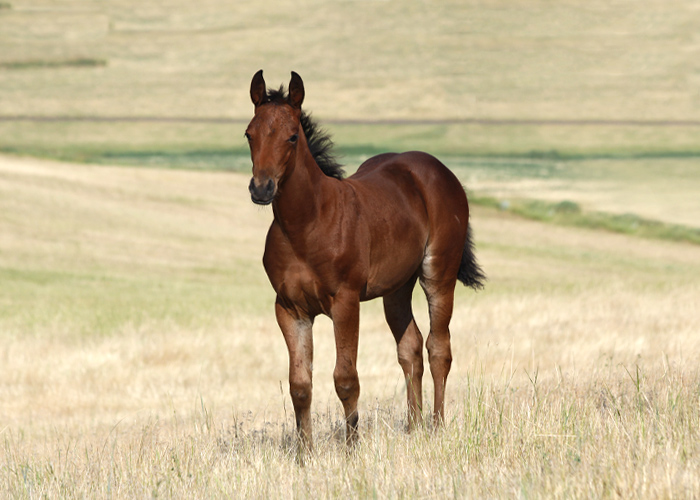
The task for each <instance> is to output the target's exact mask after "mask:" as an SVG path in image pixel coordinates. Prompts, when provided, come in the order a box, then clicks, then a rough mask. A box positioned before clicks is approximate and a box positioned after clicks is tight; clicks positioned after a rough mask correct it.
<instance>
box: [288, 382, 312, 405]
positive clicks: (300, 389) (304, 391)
mask: <svg viewBox="0 0 700 500" xmlns="http://www.w3.org/2000/svg"><path fill="white" fill-rule="evenodd" d="M311 391H312V387H311V381H310V380H290V382H289V394H290V395H291V396H292V404H293V405H294V408H309V407H310V406H311Z"/></svg>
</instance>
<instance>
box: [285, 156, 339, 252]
mask: <svg viewBox="0 0 700 500" xmlns="http://www.w3.org/2000/svg"><path fill="white" fill-rule="evenodd" d="M288 168H291V173H290V174H289V176H288V177H287V178H286V179H285V181H284V184H283V185H282V186H280V192H279V194H278V196H277V198H275V201H274V202H273V205H272V209H273V212H274V214H275V220H276V221H277V223H278V224H279V225H280V227H281V228H282V230H283V232H284V233H285V234H287V236H288V237H290V239H292V237H293V236H296V235H299V236H302V237H303V235H304V234H305V233H306V229H307V228H309V227H310V226H311V225H312V224H314V223H315V222H317V221H318V219H319V217H320V215H321V207H322V206H323V205H324V199H325V198H326V197H328V196H329V188H331V186H330V185H329V184H330V178H329V177H327V176H326V175H325V174H324V173H323V172H322V171H321V169H320V168H319V166H318V165H317V164H316V160H314V158H313V156H312V155H311V151H309V149H308V146H307V145H306V143H305V142H304V143H303V144H301V143H300V144H299V146H298V147H297V154H296V155H295V156H294V157H293V158H292V164H291V165H289V167H288Z"/></svg>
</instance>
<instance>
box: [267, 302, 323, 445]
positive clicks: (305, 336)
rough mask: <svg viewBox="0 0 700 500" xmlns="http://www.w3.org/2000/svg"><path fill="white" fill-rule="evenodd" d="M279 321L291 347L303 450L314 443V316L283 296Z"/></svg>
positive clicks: (291, 385) (291, 388)
mask: <svg viewBox="0 0 700 500" xmlns="http://www.w3.org/2000/svg"><path fill="white" fill-rule="evenodd" d="M275 313H276V315H277V323H278V324H279V326H280V329H281V330H282V334H283V335H284V340H285V342H286V343H287V350H288V351H289V393H290V395H291V396H292V404H293V405H294V415H295V417H296V424H297V435H298V438H299V451H300V453H304V452H305V451H307V450H311V449H312V447H313V439H312V434H311V393H312V381H311V370H312V364H313V358H314V342H313V334H312V329H311V328H312V326H313V322H314V320H313V318H310V317H304V316H300V315H299V314H298V312H297V311H296V310H294V309H289V308H286V307H285V306H284V305H283V304H282V302H281V301H280V299H279V297H278V298H277V302H276V303H275Z"/></svg>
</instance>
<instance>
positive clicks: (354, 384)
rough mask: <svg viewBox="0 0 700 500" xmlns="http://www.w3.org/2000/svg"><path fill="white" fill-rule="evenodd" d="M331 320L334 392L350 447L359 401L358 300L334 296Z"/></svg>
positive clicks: (353, 438)
mask: <svg viewBox="0 0 700 500" xmlns="http://www.w3.org/2000/svg"><path fill="white" fill-rule="evenodd" d="M331 319H332V320H333V330H334V332H335V352H336V360H335V370H334V371H333V381H334V382H335V392H336V393H337V394H338V397H339V398H340V401H341V402H342V403H343V410H345V426H346V433H345V441H346V443H347V444H348V445H353V444H355V442H356V441H357V422H358V417H359V416H358V413H357V400H358V399H359V397H360V380H359V378H358V376H357V344H358V337H359V333H360V299H359V296H357V295H355V294H352V293H349V294H338V295H336V297H335V299H334V301H333V305H332V307H331Z"/></svg>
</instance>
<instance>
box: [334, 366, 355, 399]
mask: <svg viewBox="0 0 700 500" xmlns="http://www.w3.org/2000/svg"><path fill="white" fill-rule="evenodd" d="M333 381H334V382H335V392H336V394H337V395H338V398H340V400H341V401H343V402H346V401H349V400H351V399H357V398H358V397H359V395H360V380H359V378H358V377H357V370H350V369H348V370H342V371H341V370H337V369H336V371H335V372H333Z"/></svg>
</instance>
